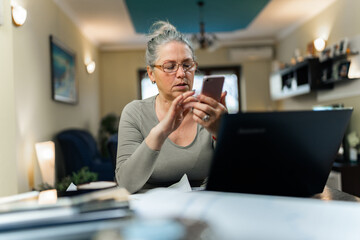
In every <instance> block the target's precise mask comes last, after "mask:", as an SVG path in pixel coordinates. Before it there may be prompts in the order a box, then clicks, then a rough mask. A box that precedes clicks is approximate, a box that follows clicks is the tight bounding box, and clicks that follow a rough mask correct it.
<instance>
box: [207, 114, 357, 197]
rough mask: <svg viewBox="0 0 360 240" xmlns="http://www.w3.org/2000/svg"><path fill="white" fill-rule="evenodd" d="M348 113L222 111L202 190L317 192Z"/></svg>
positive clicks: (268, 193) (276, 193) (303, 193)
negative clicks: (207, 175) (233, 112)
mask: <svg viewBox="0 0 360 240" xmlns="http://www.w3.org/2000/svg"><path fill="white" fill-rule="evenodd" d="M351 114H352V109H350V108H347V109H339V110H326V111H310V110H309V111H287V112H253V113H238V114H226V115H224V116H223V117H222V121H221V125H220V129H219V134H218V140H217V145H216V148H215V152H214V155H213V159H212V165H211V167H210V173H209V178H208V183H207V186H206V190H209V191H222V192H237V193H251V194H265V195H279V196H297V197H308V196H312V195H314V194H316V193H321V192H322V191H323V189H324V186H325V184H326V181H327V178H328V176H329V174H330V171H331V168H332V165H333V161H334V160H335V157H336V155H337V153H338V150H339V147H340V145H341V142H342V140H343V136H344V133H345V131H346V128H347V125H348V123H349V120H350V117H351Z"/></svg>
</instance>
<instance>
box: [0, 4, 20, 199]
mask: <svg viewBox="0 0 360 240" xmlns="http://www.w3.org/2000/svg"><path fill="white" fill-rule="evenodd" d="M0 1H2V4H3V7H4V9H2V10H3V12H2V13H3V25H0V83H1V87H0V133H1V134H0V154H1V157H0V166H1V167H0V196H4V195H11V194H15V193H17V171H16V157H15V156H16V155H15V145H16V142H15V137H16V134H15V126H16V117H15V91H14V76H13V71H14V69H13V54H12V51H13V34H12V32H13V28H12V25H11V21H10V20H11V15H10V1H4V0H0Z"/></svg>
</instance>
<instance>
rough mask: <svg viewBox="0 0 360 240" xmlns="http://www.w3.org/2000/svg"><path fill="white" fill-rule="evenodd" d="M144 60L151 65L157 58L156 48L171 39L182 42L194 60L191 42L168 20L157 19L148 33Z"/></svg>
mask: <svg viewBox="0 0 360 240" xmlns="http://www.w3.org/2000/svg"><path fill="white" fill-rule="evenodd" d="M148 37H149V38H150V40H149V41H148V42H147V48H146V55H145V61H146V65H147V66H151V67H152V66H153V65H154V64H155V61H156V60H157V58H158V48H159V47H160V46H163V45H165V44H167V43H169V42H171V41H177V42H181V43H184V44H185V45H187V46H188V47H189V48H190V50H191V56H192V58H193V60H195V54H194V49H193V47H192V44H191V42H190V41H189V40H188V39H187V38H186V37H185V35H183V34H182V33H180V32H179V31H177V30H176V28H175V27H174V26H173V25H171V24H170V23H169V22H165V21H157V22H155V23H154V24H153V25H152V26H151V28H150V34H149V35H148Z"/></svg>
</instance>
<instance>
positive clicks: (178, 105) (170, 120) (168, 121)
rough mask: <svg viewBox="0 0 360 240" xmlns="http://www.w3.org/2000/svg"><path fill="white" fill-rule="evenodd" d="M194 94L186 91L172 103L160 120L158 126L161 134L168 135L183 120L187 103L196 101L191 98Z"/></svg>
mask: <svg viewBox="0 0 360 240" xmlns="http://www.w3.org/2000/svg"><path fill="white" fill-rule="evenodd" d="M194 94H195V91H188V92H185V93H183V94H181V95H179V96H178V97H177V98H175V100H174V101H173V102H172V104H171V106H170V108H169V110H168V112H167V113H166V115H165V117H164V119H163V120H161V122H160V125H161V127H162V128H163V132H164V133H165V134H167V135H170V134H171V133H172V132H173V131H175V130H176V129H177V128H178V127H179V126H180V125H181V123H182V121H183V120H184V116H183V113H184V111H185V110H186V109H188V108H189V107H187V108H186V107H185V106H186V104H187V103H190V102H194V101H198V100H197V99H196V98H194V97H192V96H193V95H194Z"/></svg>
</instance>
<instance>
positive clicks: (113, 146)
mask: <svg viewBox="0 0 360 240" xmlns="http://www.w3.org/2000/svg"><path fill="white" fill-rule="evenodd" d="M117 145H118V134H117V133H116V134H113V135H111V136H110V138H109V139H108V141H107V148H108V151H109V153H110V158H111V162H112V164H113V167H114V170H115V168H116V155H117Z"/></svg>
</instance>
